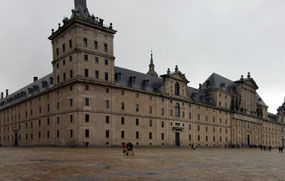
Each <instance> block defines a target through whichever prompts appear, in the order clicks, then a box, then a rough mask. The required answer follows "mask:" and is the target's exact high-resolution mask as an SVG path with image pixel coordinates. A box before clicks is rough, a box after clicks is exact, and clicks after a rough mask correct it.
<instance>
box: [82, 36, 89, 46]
mask: <svg viewBox="0 0 285 181" xmlns="http://www.w3.org/2000/svg"><path fill="white" fill-rule="evenodd" d="M83 44H84V46H85V47H87V46H88V40H87V38H83Z"/></svg>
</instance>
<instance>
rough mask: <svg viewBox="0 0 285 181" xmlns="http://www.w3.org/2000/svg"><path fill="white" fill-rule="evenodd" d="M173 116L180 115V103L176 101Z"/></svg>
mask: <svg viewBox="0 0 285 181" xmlns="http://www.w3.org/2000/svg"><path fill="white" fill-rule="evenodd" d="M175 116H176V117H180V105H179V103H177V104H176V105H175Z"/></svg>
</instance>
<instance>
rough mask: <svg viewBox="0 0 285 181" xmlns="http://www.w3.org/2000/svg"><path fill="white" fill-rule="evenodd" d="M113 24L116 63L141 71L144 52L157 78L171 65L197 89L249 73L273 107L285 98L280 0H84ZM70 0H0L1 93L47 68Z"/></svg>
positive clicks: (283, 6)
mask: <svg viewBox="0 0 285 181" xmlns="http://www.w3.org/2000/svg"><path fill="white" fill-rule="evenodd" d="M87 4H88V9H89V11H90V13H94V15H95V16H99V17H101V18H103V19H104V20H105V23H106V24H107V23H108V24H109V23H110V22H112V23H113V24H114V29H116V30H118V33H117V34H116V36H115V56H116V62H115V65H116V66H120V67H124V68H128V69H132V70H136V71H139V72H147V70H148V64H149V60H150V50H151V49H153V50H154V62H155V65H156V67H155V68H156V71H157V72H158V73H159V74H160V75H161V74H164V73H166V70H167V68H171V70H173V69H174V67H175V65H178V66H179V69H180V70H181V71H182V72H183V73H185V74H186V77H187V78H188V79H189V80H190V84H189V85H190V86H191V87H196V88H197V87H198V84H199V83H202V82H204V81H205V80H206V79H207V78H208V77H209V76H210V75H211V74H212V73H213V72H216V73H218V74H220V75H222V76H224V77H227V78H229V79H231V80H237V79H239V78H240V76H241V75H242V74H243V75H245V76H246V74H247V72H251V75H252V77H253V78H254V80H255V81H256V83H257V84H258V86H259V90H258V93H259V94H260V95H261V97H262V98H263V100H264V101H265V103H266V104H267V105H268V106H269V111H270V112H272V113H276V109H277V107H278V106H280V105H281V104H282V103H283V101H284V96H285V71H284V70H285V61H284V60H285V54H284V53H285V34H284V33H285V11H284V10H285V1H284V0H87ZM73 8H74V0H24V1H23V0H9V1H4V0H1V5H0V22H1V28H0V40H1V41H0V48H1V50H0V51H1V53H0V62H1V64H0V67H1V69H0V91H1V92H4V91H5V89H6V88H8V89H9V91H10V93H12V92H15V91H17V90H18V89H20V88H22V87H24V86H25V85H27V84H29V83H31V82H32V79H33V76H39V77H43V76H45V75H46V74H49V73H51V72H52V67H51V61H52V57H51V55H52V54H51V44H50V42H49V40H48V39H47V37H48V36H49V35H50V33H51V29H52V28H55V29H56V28H57V26H58V25H57V24H58V23H59V22H61V23H62V19H63V18H64V17H65V16H67V17H70V15H71V9H73Z"/></svg>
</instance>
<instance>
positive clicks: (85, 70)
mask: <svg viewBox="0 0 285 181" xmlns="http://www.w3.org/2000/svg"><path fill="white" fill-rule="evenodd" d="M84 75H85V77H88V76H89V72H88V69H84Z"/></svg>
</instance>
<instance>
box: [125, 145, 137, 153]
mask: <svg viewBox="0 0 285 181" xmlns="http://www.w3.org/2000/svg"><path fill="white" fill-rule="evenodd" d="M129 152H132V155H133V156H135V154H134V145H133V144H132V143H127V154H126V155H129Z"/></svg>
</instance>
